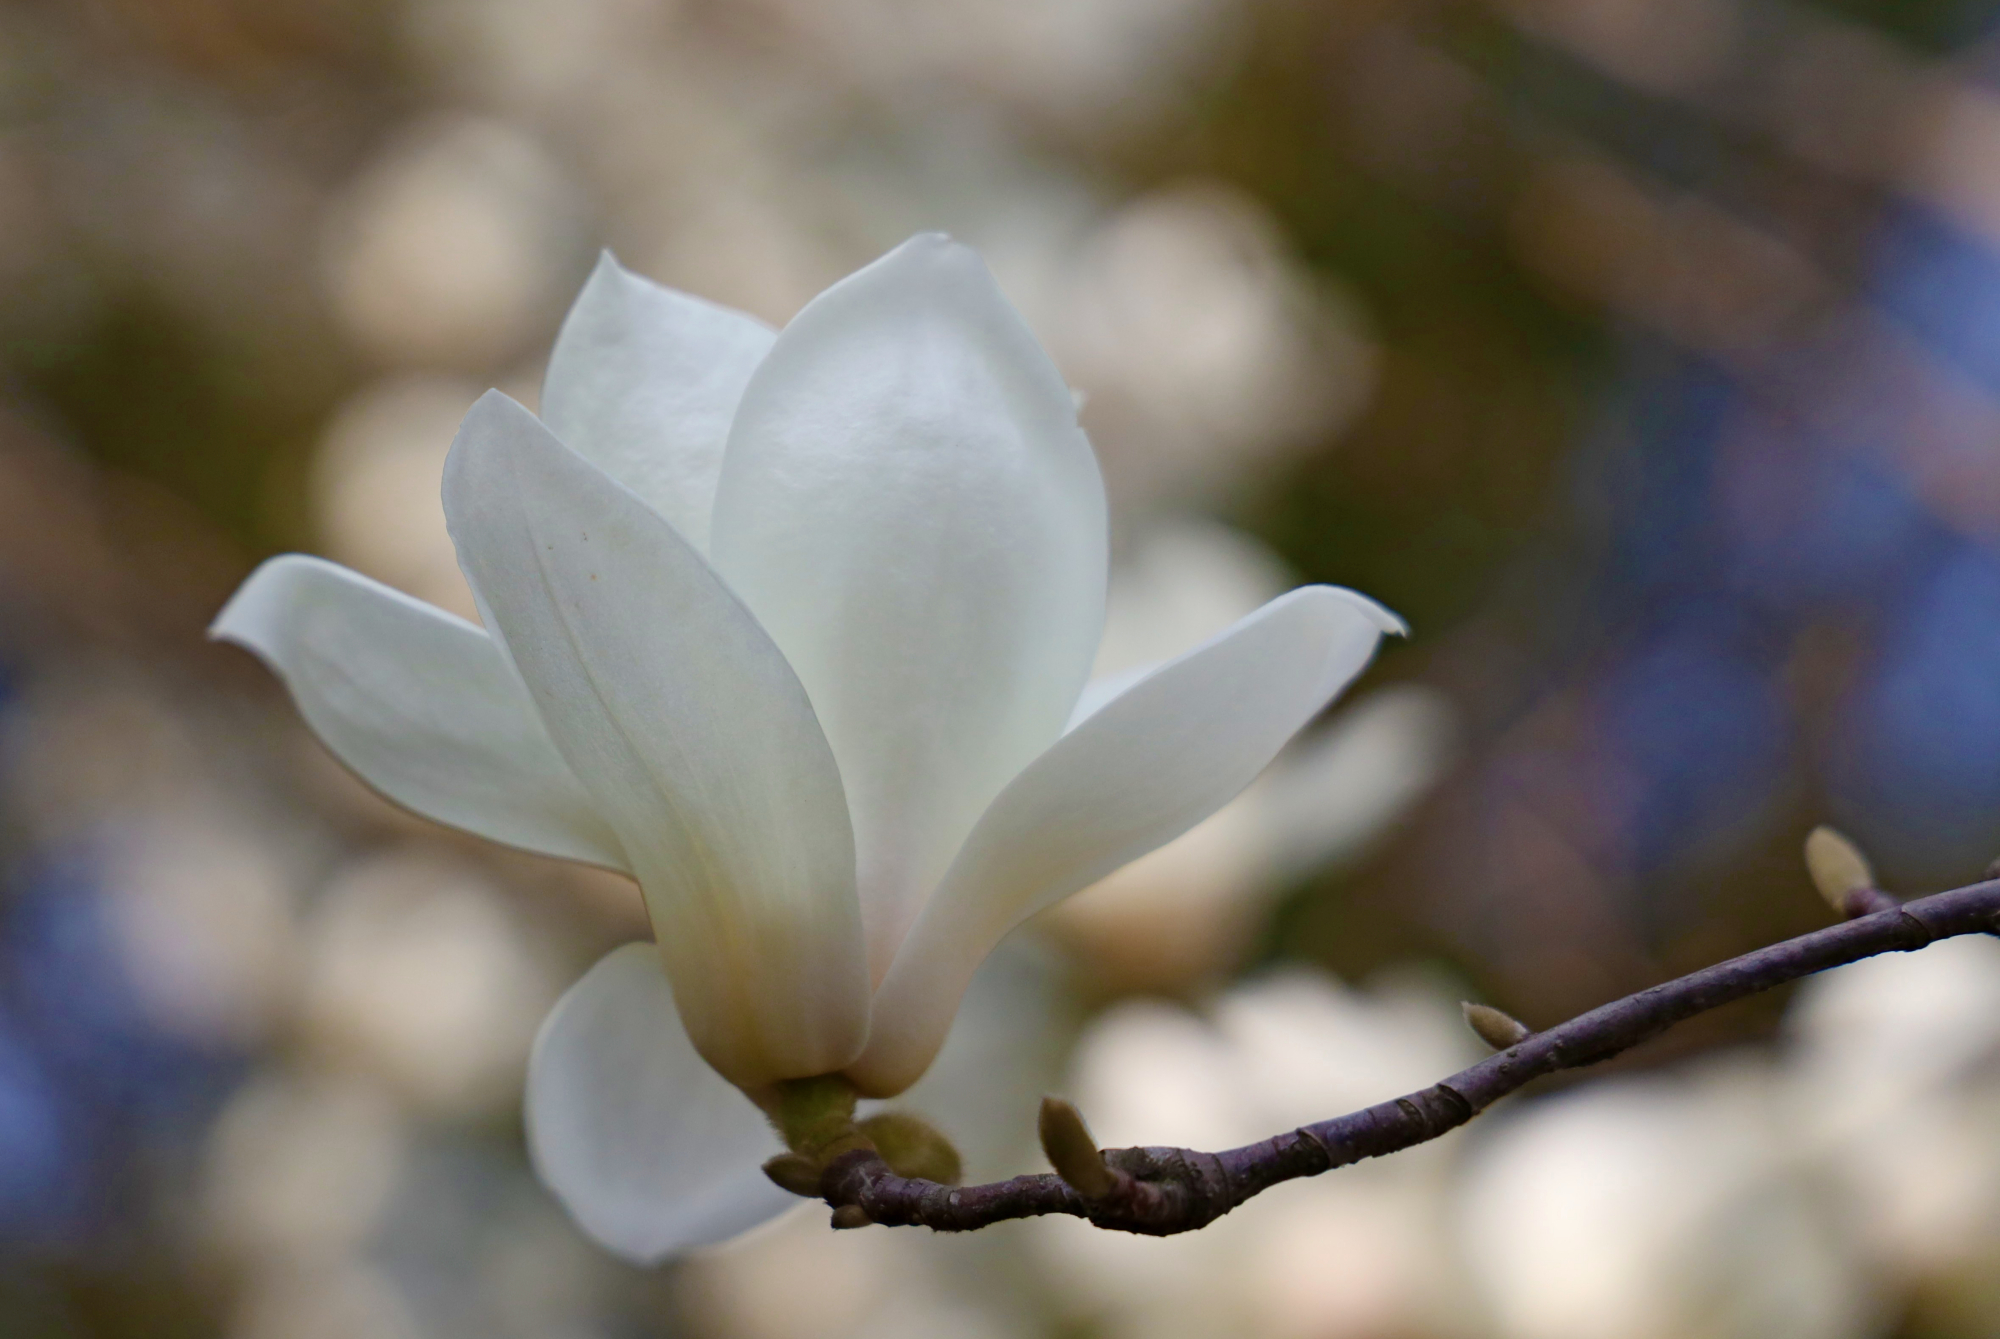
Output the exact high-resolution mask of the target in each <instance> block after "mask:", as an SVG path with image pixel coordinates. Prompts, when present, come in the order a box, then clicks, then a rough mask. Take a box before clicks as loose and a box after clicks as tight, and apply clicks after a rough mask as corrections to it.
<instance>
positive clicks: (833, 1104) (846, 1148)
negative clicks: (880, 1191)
mask: <svg viewBox="0 0 2000 1339" xmlns="http://www.w3.org/2000/svg"><path fill="white" fill-rule="evenodd" d="M857 1096H858V1095H857V1094H856V1092H855V1091H854V1085H853V1084H851V1083H849V1082H848V1081H847V1080H846V1079H845V1078H843V1077H842V1076H840V1075H838V1074H821V1075H818V1076H816V1077H814V1078H810V1079H787V1080H786V1081H784V1082H782V1083H779V1084H777V1085H776V1086H775V1087H774V1088H772V1089H771V1090H770V1092H769V1095H768V1096H767V1097H765V1098H764V1099H763V1101H762V1103H761V1105H762V1106H763V1108H764V1113H765V1115H767V1116H769V1117H770V1120H771V1124H772V1125H773V1126H774V1127H775V1128H776V1129H777V1132H778V1137H779V1138H781V1139H783V1140H784V1141H785V1147H786V1148H787V1149H788V1150H789V1151H788V1152H785V1153H780V1154H778V1155H777V1156H776V1157H774V1158H772V1159H771V1160H770V1161H768V1162H766V1163H765V1164H764V1174H765V1175H766V1176H768V1177H770V1178H771V1180H772V1181H774V1182H775V1183H777V1184H778V1185H779V1186H780V1187H782V1188H784V1189H785V1190H789V1191H791V1192H792V1193H793V1194H794V1195H802V1196H805V1197H806V1198H809V1199H810V1198H814V1197H816V1196H817V1195H818V1194H819V1183H820V1178H821V1176H822V1175H823V1174H824V1173H825V1171H826V1168H827V1165H828V1164H829V1163H831V1162H832V1161H833V1160H834V1159H835V1158H837V1157H839V1156H840V1155H841V1154H843V1153H849V1152H852V1151H854V1150H855V1149H870V1150H873V1151H874V1152H876V1153H877V1154H879V1155H880V1156H881V1158H882V1161H884V1162H886V1163H888V1164H889V1170H890V1171H893V1172H894V1173H896V1175H898V1176H908V1177H914V1178H921V1179H922V1180H926V1181H936V1182H939V1183H941V1184H944V1185H957V1184H958V1181H959V1177H960V1175H961V1162H960V1159H959V1156H958V1150H957V1149H955V1148H953V1147H952V1145H951V1141H950V1140H949V1139H946V1138H945V1137H944V1136H943V1135H942V1134H940V1133H938V1131H937V1130H935V1129H933V1128H932V1127H931V1126H930V1125H928V1124H926V1123H925V1122H924V1121H922V1120H920V1119H918V1118H917V1117H915V1116H912V1115H910V1114H909V1113H908V1112H904V1111H884V1112H879V1113H877V1114H876V1115H873V1116H870V1117H868V1118H867V1119H866V1120H863V1121H859V1122H857V1121H856V1120H855V1119H854V1105H855V1101H856V1098H857Z"/></svg>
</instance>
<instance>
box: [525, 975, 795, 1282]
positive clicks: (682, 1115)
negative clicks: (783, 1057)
mask: <svg viewBox="0 0 2000 1339" xmlns="http://www.w3.org/2000/svg"><path fill="white" fill-rule="evenodd" d="M527 1117H528V1152H529V1155H530V1156H531V1157H532V1158H533V1159H534V1164H535V1171H536V1172H537V1173H538V1174H539V1175H540V1176H541V1178H542V1181H543V1182H544V1183H545V1184H546V1185H547V1186H548V1187H549V1189H551V1190H553V1191H554V1192H555V1193H556V1196H557V1198H559V1199H561V1200H562V1202H563V1204H564V1206H565V1207H566V1208H568V1210H569V1211H570V1214H571V1216H572V1217H574V1218H575V1219H576V1221H577V1222H578V1223H579V1224H581V1225H582V1227H583V1230H584V1231H586V1232H588V1233H589V1234H590V1235H591V1236H592V1237H594V1238H595V1239H596V1240H597V1241H598V1242H599V1243H601V1244H602V1245H603V1246H605V1247H606V1248H607V1249H609V1250H612V1251H615V1252H617V1253H618V1254H619V1255H622V1256H624V1257H625V1258H626V1259H628V1260H632V1261H634V1262H636V1263H638V1264H657V1263H659V1262H660V1261H662V1260H664V1259H666V1258H667V1257H669V1256H672V1255H676V1254H679V1253H680V1252H682V1251H686V1250H690V1249H692V1248H694V1247H697V1246H706V1245H709V1244H711V1243H713V1242H718V1241H725V1240H727V1239H728V1238H730V1237H733V1236H735V1235H736V1234H737V1233H739V1232H743V1231H746V1230H747V1229H749V1228H752V1227H755V1226H756V1225H757V1224H759V1223H761V1222H763V1221H764V1220H766V1219H767V1218H771V1217H774V1216H776V1215H777V1214H780V1213H783V1212H784V1211H785V1210H786V1209H787V1208H790V1207H792V1206H793V1205H796V1204H799V1203H800V1202H801V1201H800V1200H799V1199H798V1198H797V1197H796V1196H793V1195H788V1194H786V1193H785V1192H784V1191H782V1190H779V1189H778V1188H777V1187H776V1186H774V1185H772V1184H771V1182H770V1181H769V1180H768V1179H767V1178H766V1177H765V1176H764V1173H763V1172H762V1171H761V1170H760V1167H761V1164H762V1163H763V1161H764V1159H766V1158H768V1157H770V1156H771V1155H772V1154H774V1153H778V1152H782V1151H783V1148H782V1146H781V1145H780V1144H779V1142H778V1139H777V1136H775V1135H774V1134H772V1133H771V1127H770V1126H769V1125H767V1124H765V1122H764V1118H763V1115H762V1114H761V1113H760V1112H759V1111H758V1110H757V1108H756V1107H754V1106H752V1105H751V1104H750V1099H748V1098H746V1097H745V1096H743V1094H742V1093H740V1092H738V1091H737V1090H736V1089H735V1088H733V1087H731V1086H730V1085H729V1084H728V1083H727V1082H726V1081H725V1080H724V1079H723V1078H722V1076H721V1075H719V1074H717V1073H716V1072H715V1071H714V1070H713V1069H710V1068H709V1067H708V1065H707V1063H706V1062H705V1061H703V1060H702V1058H701V1056H699V1055H698V1054H696V1053H695V1049H694V1047H693V1046H691V1045H689V1043H688V1039H687V1033H686V1032H684V1031H683V1030H682V1028H681V1026H680V1020H679V1019H678V1018H677V1017H676V1016H675V1014H674V997H673V990H672V988H671V987H670V986H669V985H668V984H667V978H666V975H665V973H664V972H662V971H661V970H660V958H659V955H658V954H657V953H655V952H653V950H652V947H651V946H650V945H646V944H627V945H625V946H624V947H623V948H618V949H613V950H612V951H611V952H610V953H609V954H607V955H605V956H604V957H603V958H602V959H600V960H599V961H598V963H597V965H596V966H595V967H592V968H591V969H590V970H589V971H588V972H586V973H585V974H584V977H583V979H582V980H581V981H578V982H577V983H576V984H575V985H574V986H571V987H570V988H569V991H568V993H566V994H565V995H564V996H563V997H562V999H561V1000H559V1001H557V1003H556V1007H555V1008H554V1009H553V1010H552V1011H551V1012H550V1013H549V1016H548V1019H547V1021H546V1022H544V1023H543V1024H542V1030H541V1034H540V1035H539V1036H538V1037H536V1038H535V1049H534V1052H533V1053H532V1054H531V1055H530V1057H529V1060H528V1106H527Z"/></svg>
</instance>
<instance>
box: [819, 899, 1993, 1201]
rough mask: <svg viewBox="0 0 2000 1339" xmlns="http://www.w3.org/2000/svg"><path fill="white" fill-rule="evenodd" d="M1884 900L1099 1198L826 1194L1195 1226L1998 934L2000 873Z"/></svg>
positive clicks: (846, 1176)
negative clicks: (1816, 990) (1884, 956)
mask: <svg viewBox="0 0 2000 1339" xmlns="http://www.w3.org/2000/svg"><path fill="white" fill-rule="evenodd" d="M1877 897H1878V898H1880V899H1881V901H1880V902H1875V903H1872V904H1867V905H1872V906H1875V907H1881V909H1879V910H1868V911H1866V913H1865V914H1860V915H1857V916H1856V917H1855V918H1854V919H1851V920H1849V921H1847V922H1846V923H1844V924H1841V925H1835V926H1830V927H1828V928H1827V929H1824V930H1817V931H1814V932H1813V933H1811V934H1806V935H1800V936H1799V937H1798V938H1796V939H1788V940H1786V941H1784V942H1783V943H1780V944H1773V945H1771V946H1770V947H1768V948H1762V949H1758V950H1757V951H1756V952H1754V953H1746V954H1744V955H1743V956H1742V957H1740V958H1732V959H1730V960H1729V961H1728V962H1723V963H1718V964H1716V965H1715V966H1713V967H1706V968H1703V969H1702V970H1701V971H1698V972H1693V973H1691V974H1689V975H1687V976H1683V977H1680V978H1678V979H1677V980H1673V981H1668V982H1665V983H1663V984H1661V985H1657V986H1653V987H1650V988H1648V989H1646V990H1642V991H1640V992H1639V993H1638V994H1636V995H1628V996H1626V997H1625V998H1624V999H1621V1000H1616V1001H1613V1002H1612V1003H1610V1004H1606V1005H1603V1006H1601V1007H1599V1008H1596V1009H1593V1010H1591V1011H1590V1012H1589V1013H1587V1014H1583V1015H1580V1016H1579V1017H1577V1018H1573V1019H1571V1020H1570V1021H1569V1022H1567V1023H1563V1024H1561V1025H1559V1026H1557V1027H1552V1028H1549V1029H1547V1030H1546V1031H1543V1032H1536V1033H1532V1034H1530V1035H1529V1036H1528V1037H1526V1038H1525V1039H1523V1040H1522V1041H1521V1042H1519V1043H1518V1044H1516V1045H1514V1046H1510V1047H1508V1048H1507V1049H1506V1050H1504V1051H1501V1052H1499V1053H1497V1054H1495V1055H1493V1056H1490V1057H1488V1058H1487V1059H1485V1060H1482V1061H1480V1062H1479V1063H1478V1064H1476V1065H1474V1066H1472V1067H1471V1068H1470V1069H1466V1070H1462V1071H1460V1072H1459V1073H1457V1074H1454V1075H1452V1076H1451V1077H1450V1078H1448V1079H1445V1080H1444V1081H1442V1082H1440V1083H1435V1084H1433V1085H1431V1086H1430V1087H1428V1088H1425V1089H1423V1090H1422V1091H1421V1092H1414V1093H1411V1094H1409V1095H1407V1096H1405V1097H1398V1098H1396V1099H1394V1100H1393V1101H1389V1102H1382V1103H1378V1104H1377V1105H1375V1106H1372V1107H1368V1108H1365V1109H1364V1110H1361V1111H1355V1112H1350V1113H1349V1114H1347V1115H1344V1116H1335V1117H1333V1118H1332V1119H1330V1120H1324V1121H1320V1122H1318V1123H1316V1124H1313V1125H1306V1126H1302V1127H1300V1128H1299V1129H1296V1130H1290V1131H1287V1132H1285V1133H1283V1134H1277V1135H1273V1136H1271V1137H1270V1138H1269V1139H1265V1140H1261V1141H1259V1142H1258V1143H1255V1144H1247V1145H1245V1146H1244V1147H1242V1148H1232V1149H1227V1150H1225V1151H1223V1152H1220V1153H1203V1152H1198V1151H1196V1150H1194V1149H1187V1148H1120V1149H1109V1150H1106V1151H1105V1153H1104V1155H1103V1156H1104V1161H1105V1163H1106V1165H1107V1167H1108V1168H1109V1169H1110V1171H1111V1176H1110V1178H1109V1188H1108V1189H1102V1191H1101V1193H1095V1194H1092V1195H1088V1196H1086V1195H1085V1194H1083V1193H1082V1192H1081V1191H1079V1190H1078V1189H1076V1188H1075V1187H1074V1186H1072V1185H1070V1184H1068V1183H1067V1182H1065V1181H1064V1180H1063V1179H1062V1178H1061V1177H1059V1176H1055V1175H1053V1174H1044V1175H1041V1176H1017V1177H1015V1178H1014V1179H1013V1180H1011V1181H997V1182H993V1183H991V1184H989V1185H978V1186H948V1185H941V1184H939V1183H937V1182H934V1181H922V1180H915V1179H912V1178H908V1177H901V1176H897V1175H896V1174H895V1173H893V1172H892V1171H890V1170H889V1167H888V1165H887V1164H886V1163H884V1162H883V1161H882V1159H881V1157H880V1156H879V1155H877V1154H876V1153H874V1152H872V1151H870V1150H867V1149H857V1150H854V1151H852V1152H848V1153H844V1154H841V1155H840V1156H839V1157H836V1158H835V1159H834V1160H833V1161H832V1162H831V1163H829V1164H828V1165H827V1167H826V1170H825V1173H824V1175H823V1176H822V1177H821V1179H820V1194H821V1197H822V1198H824V1199H825V1200H826V1202H827V1203H828V1204H829V1205H831V1206H832V1207H833V1208H834V1210H835V1217H836V1223H837V1225H839V1226H850V1225H859V1224H861V1223H863V1222H872V1223H883V1224H889V1225H894V1226H904V1225H918V1226H923V1227H929V1228H933V1229H935V1230H937V1231H941V1232H963V1231H968V1230H971V1229H973V1228H980V1227H985V1226H987V1225H988V1224H989V1223H997V1222H1001V1221H1003V1220H1005V1219H1009V1218H1031V1217H1036V1216H1039V1215H1041V1214H1052V1213H1059V1214H1070V1215H1072V1216H1074V1217H1078V1218H1087V1219H1089V1220H1090V1221H1091V1222H1092V1223H1095V1224H1096V1225H1097V1226H1099V1227H1102V1228H1110V1229H1115V1230H1118V1231H1122V1232H1137V1233H1142V1234H1145V1235H1148V1236H1170V1235H1172V1234H1174V1233H1177V1232H1191V1231H1193V1230H1195V1229H1197V1228H1201V1227H1205V1226H1206V1225H1208V1224H1209V1223H1212V1222H1214V1221H1215V1220H1216V1219H1217V1218H1220V1217H1221V1216H1222V1215H1223V1214H1226V1213H1228V1212H1229V1211H1230V1210H1231V1209H1233V1208H1235V1207H1236V1206H1237V1205H1239V1204H1241V1203H1243V1202H1244V1201H1245V1200H1247V1199H1249V1198H1250V1197H1251V1196H1253V1195H1255V1194H1257V1193H1259V1192H1260V1191H1263V1190H1265V1189H1268V1188H1269V1187H1271V1186H1274V1185H1276V1184H1278V1183H1279V1182H1281V1181H1290V1180H1292V1179H1294V1178H1296V1177H1302V1176H1317V1175H1319V1174H1320V1173H1321V1172H1325V1171H1331V1170H1332V1169H1334V1168H1336V1167H1345V1166H1347V1165H1348V1164H1349V1163H1355V1162H1360V1161H1361V1160H1363V1159H1364V1158H1374V1157H1381V1156H1382V1155H1383V1154H1387V1153H1394V1152H1397V1151H1399V1150H1401V1149H1405V1148H1410V1147H1413V1146H1415V1145H1417V1144H1422V1143H1426V1142H1428V1141H1430V1140H1432V1139H1436V1138H1437V1137H1438V1136H1439V1135H1442V1134H1444V1133H1446V1132H1447V1131H1450V1130H1454V1129H1456V1128H1458V1127H1459V1126H1461V1125H1464V1124H1465V1123H1466V1122H1467V1121H1469V1120H1471V1119H1472V1118H1473V1117H1474V1116H1476V1115H1478V1114H1479V1113H1480V1112H1482V1111H1484V1110H1485V1109H1486V1108H1487V1107H1489V1106H1491V1105H1493V1103H1495V1102H1497V1101H1499V1100H1500V1099H1501V1098H1503V1097H1505V1096H1507V1095H1508V1094H1509V1093H1512V1092H1514V1091H1516V1090H1517V1089H1519V1088H1521V1087H1523V1086H1525V1085H1526V1084H1528V1083H1529V1082H1531V1081H1533V1080H1535V1079H1538V1078H1541V1077H1542V1076H1543V1075H1545V1074H1554V1073H1557V1072H1559V1071H1561V1070H1566V1069H1581V1068H1583V1067H1585V1066H1587V1065H1594V1064H1596V1063H1598V1062H1599V1061H1601V1060H1606V1059H1609V1058H1610V1057H1612V1056H1614V1055H1617V1054H1618V1053H1619V1052H1621V1051H1624V1050H1627V1049H1629V1048H1631V1047H1633V1046H1636V1045H1638V1044H1639V1043H1640V1042H1643V1041H1647V1040H1649V1039H1650V1038H1652V1037H1655V1036H1657V1035H1658V1034H1660V1033H1661V1032H1664V1031H1665V1030H1666V1029H1667V1028H1669V1027H1672V1026H1673V1025H1674V1024H1675V1023H1678V1022H1680V1021H1682V1020H1683V1019H1686V1018H1691V1017H1693V1016H1694V1015H1696V1014H1699V1013H1704V1012H1706V1011H1707V1010H1710V1009H1714V1008H1718V1007H1720V1006H1722V1005H1725V1004H1729V1003H1731V1002H1733V1001H1735V1000H1740V999H1743V998H1745V997H1746V996H1749V995H1754V994H1757V993H1758V992H1760V991H1765V990H1770V989H1771V988H1773V987H1774V986H1781V985H1784V984H1786V983H1787V982H1790V981H1797V980H1799V979H1800V978H1802V977H1806V976H1811V975H1812V974H1814V973H1815V972H1823V971H1825V970H1827V969H1828V968H1830V967H1839V966H1842V965H1844V964H1846V963H1850V962H1856V961H1859V960H1860V959H1862V958H1869V957H1874V956H1875V955H1876V954H1879V953H1907V952H1910V951H1912V950H1915V949H1920V948H1923V947H1924V946H1926V945H1928V944H1932V943H1935V942H1936V941H1938V940H1940V939H1949V938H1951V937H1953V936H1956V935H1963V934H1980V933H1988V934H1991V933H1996V932H2000V879H1996V880H1992V881H1989V882H1985V883H1978V884H1972V885H1970V886H1968V887H1965V888H1958V889H1954V890H1953V891H1951V892H1948V893H1939V894H1937V895H1935V896H1933V897H1926V898H1921V899H1918V900H1916V901H1912V902H1906V903H1902V904H1900V905H1897V904H1895V903H1893V901H1891V900H1890V899H1888V898H1887V897H1886V895H1882V894H1877ZM1883 903H1888V905H1886V906H1883V905H1882V904H1883ZM1855 909H1856V910H1860V909H1861V908H1860V907H1858V906H1857V907H1856V908H1855ZM1099 1185H1100V1187H1101V1186H1102V1185H1103V1183H1102V1182H1101V1181H1100V1182H1099ZM857 1210H858V1212H856V1211H857ZM862 1215H865V1218H864V1217H862Z"/></svg>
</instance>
